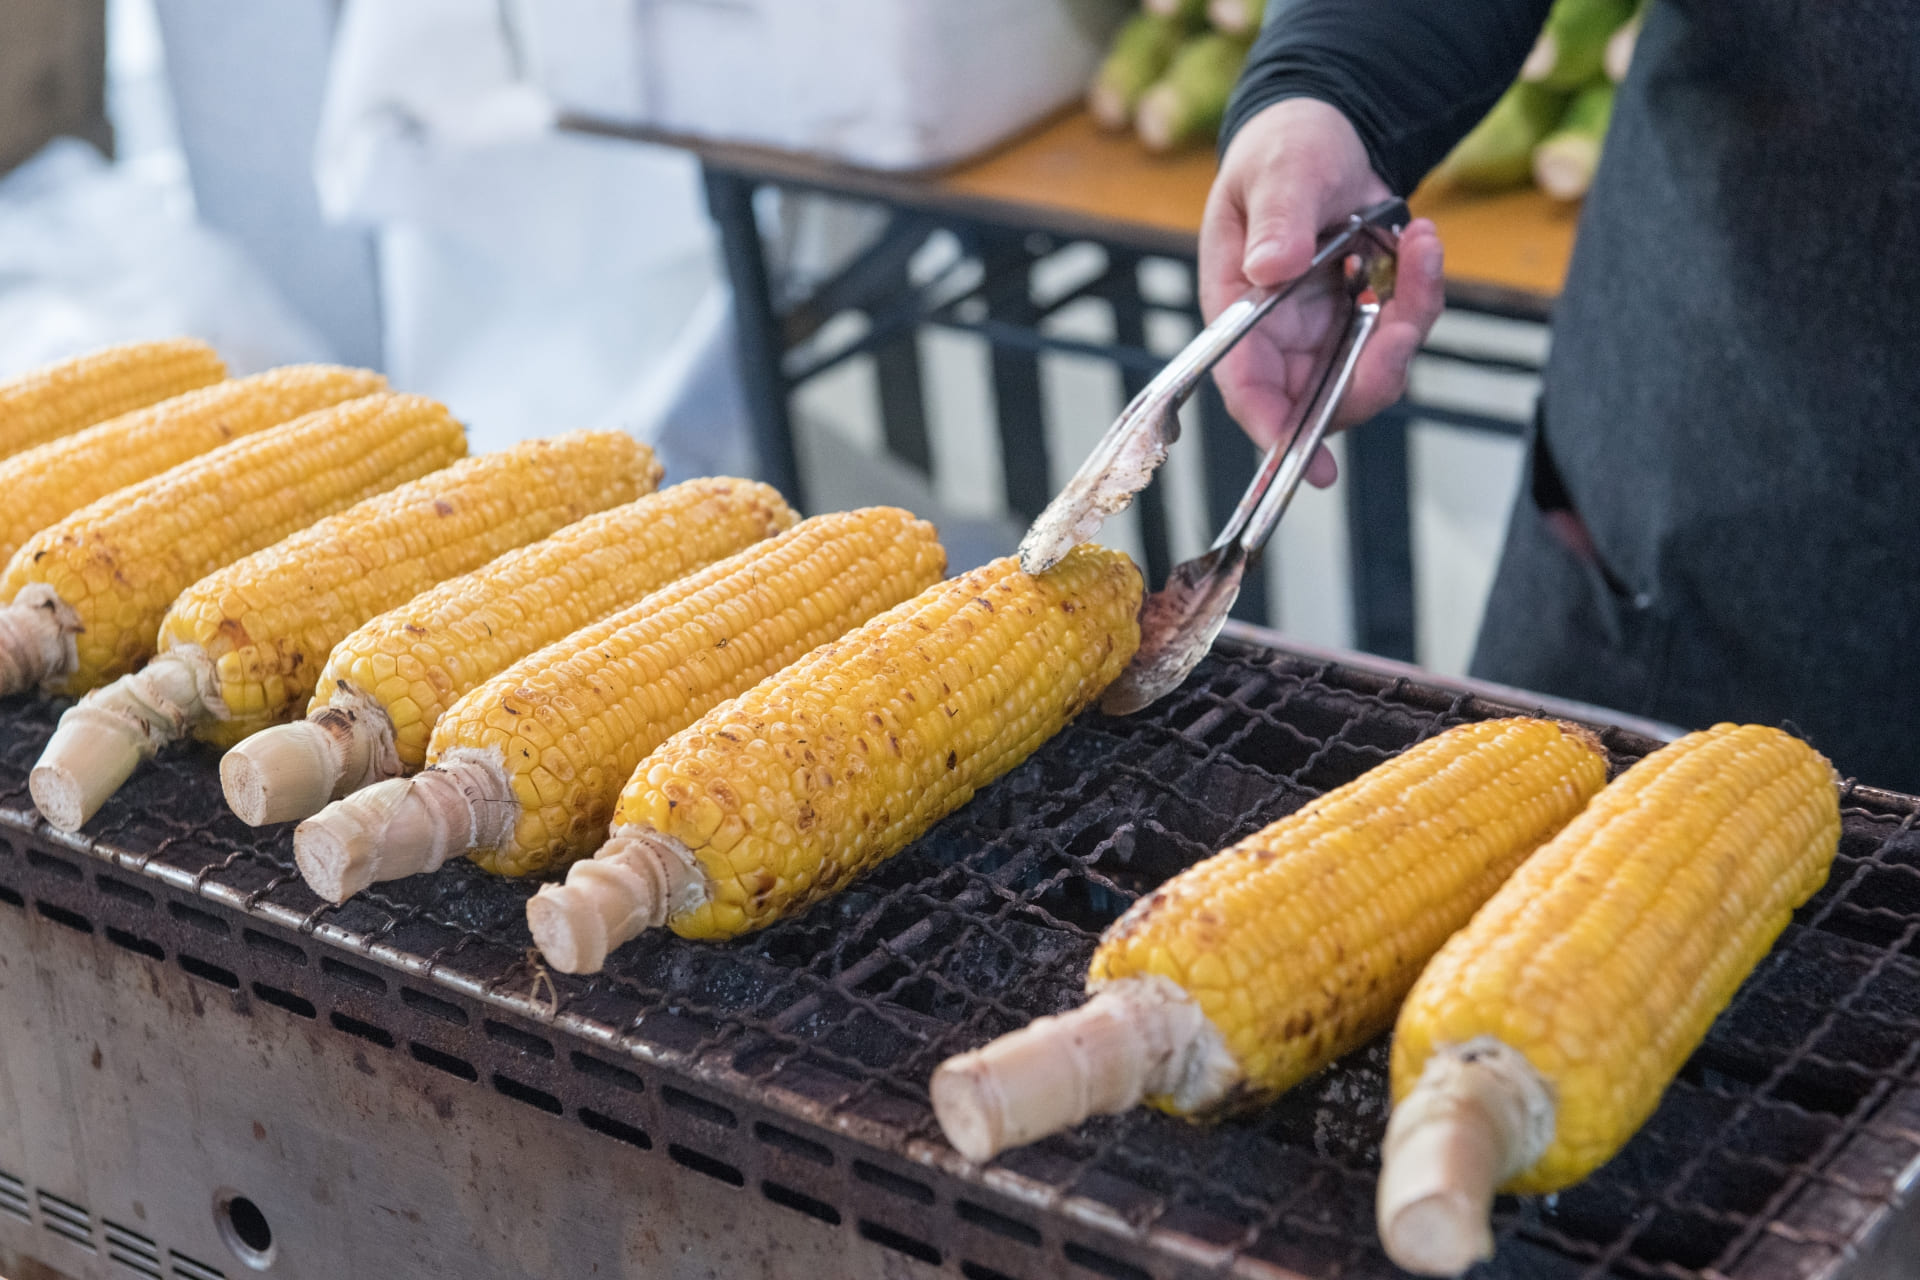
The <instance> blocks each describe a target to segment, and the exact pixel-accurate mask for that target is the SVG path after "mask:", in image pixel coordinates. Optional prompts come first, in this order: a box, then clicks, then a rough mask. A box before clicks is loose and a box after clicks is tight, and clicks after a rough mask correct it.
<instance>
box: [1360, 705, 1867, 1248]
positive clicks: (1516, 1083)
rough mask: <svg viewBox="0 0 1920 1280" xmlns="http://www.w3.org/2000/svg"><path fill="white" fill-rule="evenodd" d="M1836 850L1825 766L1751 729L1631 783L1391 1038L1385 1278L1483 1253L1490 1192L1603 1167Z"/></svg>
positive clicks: (1478, 935) (1704, 742)
mask: <svg viewBox="0 0 1920 1280" xmlns="http://www.w3.org/2000/svg"><path fill="white" fill-rule="evenodd" d="M1839 838H1840V810H1839V802H1838V798H1837V794H1836V788H1835V785H1834V776H1833V771H1832V769H1831V768H1830V767H1829V766H1828V765H1827V762H1826V761H1825V760H1824V759H1822V758H1821V756H1820V755H1819V753H1818V752H1816V751H1814V750H1813V749H1812V748H1811V747H1809V746H1807V745H1806V744H1805V743H1803V742H1800V741H1799V740H1798V739H1795V738H1793V737H1791V736H1789V735H1787V734H1785V733H1781V732H1780V731H1778V730H1775V729H1769V728H1765V727H1763V726H1760V725H1744V726H1742V725H1730V724H1723V725H1718V726H1716V727H1714V728H1713V729H1710V730H1708V731H1706V732H1704V733H1695V734H1689V735H1688V736H1687V737H1685V738H1682V739H1681V740H1680V741H1678V742H1675V743H1673V744H1672V745H1670V746H1667V747H1665V748H1663V749H1661V750H1660V751H1657V752H1655V753H1654V754H1653V755H1651V756H1648V757H1647V758H1646V759H1645V760H1643V761H1641V762H1640V763H1639V764H1637V765H1635V766H1634V767H1633V768H1631V769H1629V770H1628V771H1627V772H1626V773H1625V774H1623V775H1622V776H1621V777H1620V779H1619V780H1618V781H1617V782H1615V783H1614V784H1613V785H1612V786H1610V787H1608V788H1607V789H1606V791H1604V792H1603V793H1601V795H1600V797H1599V798H1598V799H1597V800H1595V801H1594V802H1593V803H1592V804H1591V805H1590V806H1588V808H1587V810H1586V812H1585V813H1583V814H1582V815H1581V816H1580V817H1579V818H1577V819H1576V820H1575V821H1574V822H1573V823H1572V825H1570V826H1568V827H1567V829H1566V830H1565V831H1562V832H1561V833H1560V834H1559V836H1557V837H1556V838H1555V839H1554V840H1553V841H1552V842H1551V843H1550V844H1548V845H1547V846H1546V847H1545V848H1543V849H1542V850H1540V852H1539V853H1538V854H1536V855H1534V857H1533V858H1532V859H1530V860H1529V861H1528V862H1527V863H1526V865H1524V866H1523V867H1521V868H1520V870H1519V871H1518V872H1517V873H1516V874H1515V875H1514V876H1513V878H1512V879H1511V880H1509V881H1508V882H1507V883H1506V885H1505V886H1504V887H1503V888H1502V889H1501V890H1500V892H1499V893H1497V894H1495V895H1494V897H1493V899H1492V901H1490V902H1488V903H1487V905H1486V906H1485V907H1483V908H1482V909H1481V910H1480V912H1479V913H1478V914H1477V915H1475V916H1474V918H1473V923H1472V924H1470V925H1468V926H1467V927H1466V928H1465V929H1462V930H1461V931H1460V932H1459V933H1457V934H1455V935H1454V936H1453V938H1452V939H1451V940H1450V941H1449V942H1448V943H1447V944H1446V946H1445V947H1443V948H1441V950H1440V953H1439V954H1438V955H1437V956H1435V957H1434V959H1433V962H1432V963H1431V964H1429V965H1428V966H1427V968H1426V972H1425V973H1423V974H1421V976H1420V980H1419V982H1418V983H1417V984H1415V986H1414V988H1413V991H1412V993H1411V994H1410V995H1409V996H1408V997H1407V1003H1406V1006H1405V1008H1403V1009H1402V1010H1401V1011H1400V1019H1399V1022H1398V1023H1397V1024H1396V1026H1395V1029H1394V1043H1393V1092H1394V1097H1395V1099H1396V1100H1397V1101H1396V1105H1395V1108H1394V1114H1393V1121H1392V1123H1391V1124H1390V1125H1389V1126H1388V1130H1387V1138H1386V1143H1385V1146H1384V1149H1383V1152H1382V1154H1383V1165H1382V1170H1381V1179H1380V1205H1379V1209H1380V1232H1381V1239H1382V1241H1383V1242H1384V1243H1385V1245H1386V1247H1387V1252H1388V1254H1389V1255H1390V1256H1392V1257H1393V1258H1394V1260H1395V1261H1396V1262H1398V1263H1399V1264H1400V1265H1401V1266H1403V1267H1406V1268H1407V1269H1409V1270H1412V1271H1416V1272H1420V1273H1423V1274H1429V1275H1453V1274H1457V1273H1458V1272H1460V1271H1463V1270H1465V1269H1466V1268H1467V1267H1468V1266H1469V1265H1470V1264H1471V1263H1472V1262H1474V1261H1475V1260H1477V1259H1480V1258H1485V1257H1488V1256H1491V1253H1492V1243H1493V1241H1492V1235H1491V1233H1490V1232H1489V1230H1488V1227H1487V1214H1488V1211H1489V1209H1490V1207H1491V1204H1492V1200H1493V1193H1494V1190H1495V1187H1496V1186H1499V1187H1502V1188H1504V1189H1505V1190H1508V1191H1513V1192H1538V1191H1553V1190H1557V1189H1559V1188H1561V1187H1565V1186H1568V1185H1570V1184H1572V1183H1574V1182H1577V1181H1579V1180H1580V1179H1581V1178H1584V1177H1585V1176H1586V1175H1587V1174H1588V1173H1590V1172H1591V1171H1592V1170H1593V1169H1595V1168H1597V1167H1598V1166H1599V1165H1600V1164H1601V1163H1603V1162H1604V1161H1606V1160H1607V1159H1609V1158H1611V1157H1612V1155H1613V1153H1614V1152H1616V1151H1618V1150H1619V1149H1620V1147H1621V1146H1622V1145H1624V1144H1625V1143H1626V1141H1627V1139H1628V1138H1629V1137H1630V1136H1632V1134H1633V1132H1634V1131H1635V1130H1636V1129H1638V1128H1639V1127H1640V1125H1641V1124H1642V1123H1643V1122H1644V1121H1645V1120H1646V1118H1647V1117H1648V1116H1649V1115H1650V1114H1652V1112H1653V1109H1654V1107H1655V1105H1656V1104H1657V1103H1658V1102H1659V1100H1660V1095H1661V1094H1662V1093H1663V1092H1664V1091H1665V1089H1666V1087H1667V1084H1668V1082H1669V1081H1670V1080H1672V1078H1673V1076H1674V1074H1675V1073H1676V1072H1677V1071H1678V1070H1679V1069H1680V1066H1681V1064H1682V1063H1683V1062H1685V1060H1686V1058H1687V1055H1688V1054H1690V1053H1692V1052H1693V1049H1694V1047H1695V1046H1696V1045H1698V1044H1699V1043H1700V1041H1701V1039H1702V1038H1704V1037H1705V1035H1706V1033H1707V1028H1708V1027H1709V1026H1710V1025H1711V1024H1712V1022H1713V1019H1714V1017H1715V1016H1716V1015H1717V1014H1718V1013H1719V1012H1720V1010H1721V1009H1723V1008H1725V1007H1726V1005H1727V1002H1728V1001H1729V1000H1731V999H1732V998H1733V993H1734V990H1735V988H1737V987H1738V986H1739V985H1740V983H1741V981H1742V980H1744V979H1745V977H1746V976H1747V974H1748V973H1749V972H1751V971H1752V969H1753V967H1754V965H1755V964H1757V963H1758V962H1759V960H1760V958H1761V957H1762V956H1764V955H1766V953H1767V950H1768V948H1770V947H1771V946H1772V945H1773V940H1774V939H1775V938H1776V937H1778V936H1779V934H1780V931H1781V930H1782V929H1784V928H1785V927H1786V924H1787V920H1788V918H1789V917H1790V916H1791V915H1792V913H1793V910H1794V908H1795V907H1797V906H1799V905H1800V904H1801V903H1803V902H1805V901H1806V900H1807V899H1808V898H1809V897H1811V896H1812V895H1813V893H1814V891H1815V890H1816V889H1818V888H1819V887H1820V885H1821V884H1822V883H1824V882H1825V880H1826V877H1827V869H1828V867H1829V865H1830V864H1831V863H1832V861H1833V855H1834V851H1835V849H1836V848H1837V847H1838V844H1839Z"/></svg>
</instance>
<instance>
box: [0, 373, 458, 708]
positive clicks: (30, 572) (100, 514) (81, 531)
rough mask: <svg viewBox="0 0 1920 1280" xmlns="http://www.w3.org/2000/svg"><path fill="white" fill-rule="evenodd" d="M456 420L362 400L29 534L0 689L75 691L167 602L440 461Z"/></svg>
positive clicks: (451, 451)
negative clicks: (243, 558)
mask: <svg viewBox="0 0 1920 1280" xmlns="http://www.w3.org/2000/svg"><path fill="white" fill-rule="evenodd" d="M465 452H466V441H465V439H464V437H463V436H462V434H461V430H460V424H459V423H457V422H455V421H454V420H453V418H452V417H451V416H450V415H449V414H448V413H447V411H446V410H445V409H444V408H442V407H441V406H440V405H438V404H435V403H434V402H433V401H431V400H424V399H421V398H420V397H418V396H395V395H384V394H383V395H375V396H366V397H362V398H361V399H358V400H349V401H347V402H346V403H345V404H340V405H335V406H334V407H332V408H330V409H321V410H319V411H318V412H315V413H310V414H308V415H306V416H305V417H303V418H299V419H296V420H295V421H293V422H289V423H285V424H283V425H281V426H278V427H274V428H272V429H270V430H268V431H263V432H260V433H258V434H256V435H252V436H248V437H247V438H245V439H242V440H236V441H234V442H233V443H232V444H228V445H222V446H221V447H220V448H218V449H215V450H214V451H213V452H211V453H209V454H206V455H204V456H202V457H199V458H196V459H194V460H193V461H191V462H185V463H182V464H181V465H179V466H177V467H175V468H173V469H172V470H171V471H163V472H161V473H160V474H159V475H157V476H154V477H153V478H152V479H150V480H143V481H141V482H140V483H139V484H136V485H132V486H130V487H128V488H125V489H121V490H117V491H116V492H114V493H111V494H108V495H107V496H106V497H104V498H100V499H98V500H97V501H95V502H92V503H90V504H88V505H87V506H85V507H82V508H81V509H80V510H78V511H76V512H74V513H73V514H72V515H69V516H67V517H66V518H64V519H62V520H61V521H60V522H59V523H57V524H54V525H51V526H49V527H48V528H45V529H42V530H41V531H40V532H39V533H37V534H35V535H34V536H33V537H31V538H29V539H28V540H27V542H26V544H25V545H24V546H22V547H21V548H20V550H19V551H17V552H15V553H14V557H13V559H12V560H11V561H10V562H9V563H8V564H7V567H6V571H5V572H4V574H0V600H10V601H12V604H11V605H9V606H7V607H4V608H0V694H8V693H18V692H20V691H21V690H23V689H28V688H31V687H32V686H33V685H35V684H38V685H40V686H41V687H43V688H45V689H46V690H48V691H49V692H52V693H69V694H71V693H80V692H83V691H85V690H88V689H92V688H94V687H96V686H98V685H101V684H104V683H105V682H107V681H108V680H111V679H113V678H114V677H116V676H120V675H124V674H126V673H127V672H129V671H131V670H133V669H134V668H135V667H137V666H139V665H140V663H142V662H143V661H145V660H146V659H147V658H149V657H151V656H152V655H153V651H154V637H155V633H156V632H157V631H158V629H159V626H160V620H161V618H163V617H164V616H165V615H166V611H167V606H168V605H170V604H172V603H173V600H174V597H175V596H178V595H179V594H180V593H181V592H182V591H184V590H186V589H187V588H188V587H190V586H192V585H193V584H194V583H195V582H197V581H198V580H199V579H201V578H203V577H205V576H206V575H207V574H209V573H212V572H213V571H214V570H215V569H218V568H219V567H220V566H221V565H224V564H228V563H230V562H231V561H234V560H238V559H239V558H240V557H241V556H244V555H248V554H250V553H252V552H254V551H258V550H259V549H260V548H262V547H266V546H271V545H272V544H273V543H275V542H278V541H279V540H280V539H282V538H284V537H286V536H287V535H288V534H290V533H293V532H294V531H296V530H298V529H302V528H304V527H306V526H307V525H309V524H312V523H313V522H314V521H315V520H317V519H319V518H320V517H322V516H326V515H331V514H332V513H334V512H336V511H339V510H342V509H343V508H345V507H348V506H351V505H352V504H353V503H355V502H359V501H360V500H361V499H363V498H367V497H370V496H371V495H373V494H376V493H383V492H385V491H386V490H388V489H391V488H393V487H394V486H395V485H397V484H400V483H402V482H403V481H407V480H411V479H413V478H414V477H416V476H421V475H425V474H426V473H427V472H429V471H432V470H435V469H436V468H439V467H444V466H446V465H447V464H448V463H449V462H452V461H454V460H455V459H456V458H458V457H460V456H461V455H462V454H464V453H465Z"/></svg>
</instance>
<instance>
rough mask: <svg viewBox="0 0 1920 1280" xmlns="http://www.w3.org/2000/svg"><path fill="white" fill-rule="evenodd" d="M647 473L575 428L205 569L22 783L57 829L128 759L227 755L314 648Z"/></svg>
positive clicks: (642, 460)
mask: <svg viewBox="0 0 1920 1280" xmlns="http://www.w3.org/2000/svg"><path fill="white" fill-rule="evenodd" d="M659 478H660V464H659V463H658V462H656V461H655V460H654V457H653V453H652V451H651V450H649V449H648V448H647V447H646V446H645V445H642V444H640V443H638V442H636V441H635V440H634V439H633V437H631V436H629V435H627V434H626V433H625V432H620V431H577V432H572V433H569V434H567V435H563V436H557V437H555V438H553V439H551V440H534V441H529V442H528V443H526V444H521V445H516V446H514V447H513V448H511V449H503V450H501V451H499V452H498V453H489V454H483V455H481V456H480V457H477V458H469V459H467V460H466V461H464V462H460V463H457V464H455V465H454V466H451V467H448V468H447V469H446V470H444V471H441V472H438V473H436V474H434V475H429V476H425V477H422V478H421V479H419V480H415V481H413V482H412V483H410V484H407V485H403V486H402V487H400V488H399V489H396V490H394V491H393V492H392V493H387V494H382V495H380V496H378V497H374V498H369V499H367V500H366V501H365V502H362V503H360V504H359V505H358V506H355V507H351V508H349V509H348V510H346V511H343V512H341V513H340V514H338V515H335V516H330V517H328V518H327V519H325V520H322V521H320V522H319V523H318V524H315V525H313V526H311V527H309V528H307V529H303V530H301V531H300V532H299V533H296V534H294V535H293V536H292V537H290V538H288V539H286V540H285V541H283V542H280V543H276V544H275V545H274V546H271V547H268V548H267V549H265V550H264V551H259V552H256V553H254V554H253V555H250V556H247V557H245V558H244V559H241V560H236V561H235V562H234V563H232V564H230V565H227V566H226V567H225V568H223V569H219V570H217V571H215V572H214V573H211V574H209V575H207V576H206V577H204V578H202V579H201V580H200V581H198V582H196V583H194V584H193V585H192V586H191V587H189V588H187V589H186V590H185V591H183V592H181V593H180V597H179V599H177V600H175V601H174V602H173V605H172V607H171V608H169V609H168V610H167V613H166V617H165V618H164V619H163V620H162V621H161V623H160V644H159V647H160V653H159V655H158V656H157V657H156V658H155V659H154V660H153V661H152V662H149V663H148V664H147V665H146V666H145V667H144V668H142V669H141V670H140V671H139V672H137V673H135V674H134V675H131V676H126V677H123V678H122V679H120V680H118V681H116V682H114V683H113V684H111V685H109V686H107V687H106V688H104V689H99V690H96V691H95V692H93V693H90V694H88V695H87V697H86V698H84V699H83V700H82V701H81V702H80V704H79V705H78V706H75V707H73V708H72V709H70V710H69V711H68V712H67V713H66V714H65V715H64V716H62V717H61V718H60V727H59V728H58V729H57V730H56V731H55V732H54V735H53V739H52V741H50V742H49V743H48V744H47V749H46V752H45V753H44V754H43V755H42V756H41V757H40V761H39V763H38V764H36V765H35V766H34V768H33V772H32V773H31V774H30V775H28V780H27V785H28V787H29V788H30V789H31V791H32V792H33V798H34V803H35V804H37V805H38V806H39V807H40V812H41V813H42V814H43V815H45V816H46V818H47V820H48V821H49V822H52V823H53V824H54V825H55V826H57V827H61V828H63V829H65V830H69V831H71V830H74V829H76V828H78V827H79V826H80V824H82V823H84V822H85V821H86V820H87V818H88V817H90V816H92V814H93V812H94V811H95V810H96V809H98V808H99V807H100V805H101V804H102V803H104V802H105V800H106V798H107V797H108V796H110V795H112V794H113V792H114V791H115V790H117V789H118V788H119V786H120V784H121V783H122V782H124V781H126V779H127V777H128V775H129V774H131V773H132V772H133V770H134V769H135V767H137V766H138V764H139V763H140V761H141V760H143V759H145V758H147V757H149V756H151V755H152V754H153V753H154V751H155V750H156V749H157V748H158V747H160V746H162V745H164V744H166V743H167V742H170V741H173V740H175V739H177V738H179V737H181V736H183V735H185V734H186V733H188V732H189V731H191V732H193V733H194V734H196V735H197V736H199V737H201V738H204V739H206V740H208V741H211V742H213V743H215V744H217V745H223V746H224V745H230V744H231V743H233V742H235V741H238V740H239V739H240V738H243V737H245V736H246V735H247V734H249V733H252V732H254V731H255V730H258V729H261V728H264V727H266V726H267V725H269V724H271V723H273V722H274V721H275V720H276V719H283V718H285V717H287V716H289V715H291V714H292V713H293V712H294V711H295V710H296V709H297V708H298V707H300V706H301V705H303V704H304V703H305V702H306V700H307V699H308V698H309V697H310V696H312V693H313V686H314V681H315V680H316V679H317V678H318V676H319V673H320V670H321V668H322V666H323V665H324V664H325V663H326V660H327V654H328V652H329V651H330V650H331V649H332V648H333V646H334V645H335V644H337V643H338V642H339V641H340V640H342V639H343V638H345V636H346V635H347V634H348V633H349V632H351V631H352V630H353V629H354V628H355V627H357V626H359V625H360V624H361V623H362V622H365V621H366V620H367V619H368V618H370V617H372V616H373V615H375V614H378V613H380V612H382V611H384V610H386V609H389V608H393V607H394V606H396V605H399V604H403V603H405V602H406V601H407V600H410V599H412V598H413V597H414V596H416V595H418V594H419V593H420V592H422V591H424V590H426V589H427V588H428V587H431V586H433V585H434V584H435V583H438V582H441V581H444V580H445V579H447V578H449V577H452V576H455V575H457V574H462V573H466V572H468V571H469V570H472V569H475V568H477V567H479V566H480V565H482V564H485V563H486V562H487V561H488V560H491V559H493V558H494V557H495V556H497V555H500V554H501V553H503V552H505V551H508V550H510V549H512V548H514V547H517V546H522V545H524V544H526V543H528V542H531V541H533V540H534V539H537V538H543V537H545V536H546V535H547V534H549V533H552V532H553V531H554V530H556V529H558V528H561V527H562V526H564V525H567V524H570V523H572V522H573V521H575V520H578V519H580V518H581V517H583V516H586V515H589V514H591V513H593V512H595V511H599V510H603V509H605V508H606V507H608V506H610V505H613V504H615V503H620V502H629V501H632V500H633V498H634V497H635V496H637V495H638V494H640V493H642V492H645V491H647V490H650V489H652V488H653V486H654V484H656V483H657V482H658V481H659Z"/></svg>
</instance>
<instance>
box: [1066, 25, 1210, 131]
mask: <svg viewBox="0 0 1920 1280" xmlns="http://www.w3.org/2000/svg"><path fill="white" fill-rule="evenodd" d="M1185 36H1186V27H1185V26H1184V25H1183V24H1182V23H1181V22H1180V20H1179V19H1178V18H1167V17H1162V16H1160V15H1158V14H1152V13H1139V14H1135V15H1134V16H1133V17H1132V18H1130V19H1128V20H1127V23H1126V25H1125V26H1123V27H1121V28H1120V34H1119V35H1118V36H1116V37H1115V38H1114V41H1113V48H1112V49H1111V50H1110V51H1109V52H1108V54H1107V60H1106V61H1105V62H1104V63H1102V64H1101V66H1100V71H1099V73H1098V74H1097V75H1095V76H1094V79H1093V84H1092V86H1091V87H1090V88H1089V89H1088V90H1087V109H1088V110H1089V111H1091V112H1092V113H1093V118H1094V119H1095V120H1097V121H1098V122H1099V123H1100V124H1101V125H1102V126H1104V127H1105V128H1108V129H1124V128H1126V127H1127V126H1128V125H1129V124H1131V123H1132V121H1133V108H1134V106H1135V104H1137V103H1138V102H1139V101H1140V95H1141V94H1143V93H1145V92H1146V91H1147V90H1148V89H1149V88H1150V87H1152V85H1153V83H1154V82H1155V81H1156V80H1158V79H1159V78H1160V77H1161V76H1163V75H1165V74H1166V73H1167V67H1168V66H1169V65H1171V64H1172V62H1173V55H1174V54H1175V53H1177V52H1179V49H1180V42H1181V40H1183V39H1184V38H1185Z"/></svg>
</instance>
